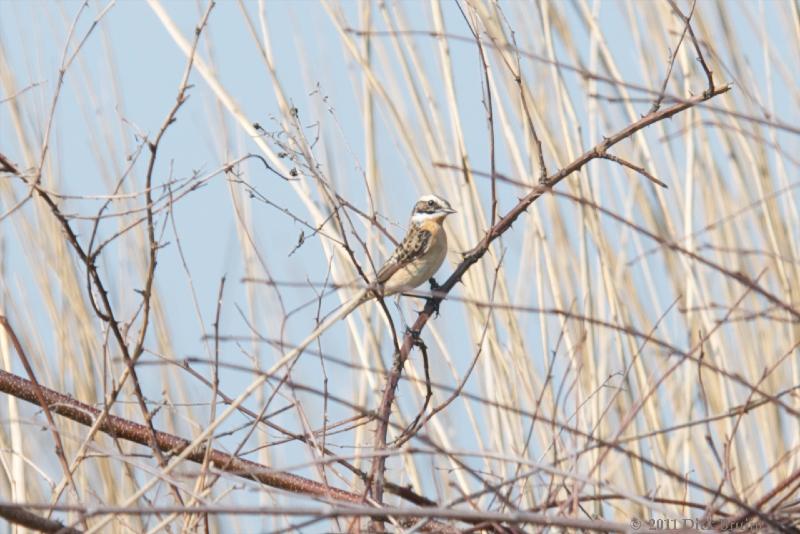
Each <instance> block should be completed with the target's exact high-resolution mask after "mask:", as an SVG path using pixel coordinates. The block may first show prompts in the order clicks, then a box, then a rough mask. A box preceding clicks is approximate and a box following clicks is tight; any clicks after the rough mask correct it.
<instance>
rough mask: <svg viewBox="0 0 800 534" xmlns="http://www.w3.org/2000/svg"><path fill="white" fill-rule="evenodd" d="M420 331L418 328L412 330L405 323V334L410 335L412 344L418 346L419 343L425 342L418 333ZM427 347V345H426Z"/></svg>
mask: <svg viewBox="0 0 800 534" xmlns="http://www.w3.org/2000/svg"><path fill="white" fill-rule="evenodd" d="M421 334H422V332H420V331H419V330H412V329H411V327H410V326H408V325H406V335H409V336H411V340H412V341H413V343H412V344H413V345H414V346H415V347H419V346H420V345H425V342H423V341H422V338H421V337H420V335H421ZM426 348H427V347H426Z"/></svg>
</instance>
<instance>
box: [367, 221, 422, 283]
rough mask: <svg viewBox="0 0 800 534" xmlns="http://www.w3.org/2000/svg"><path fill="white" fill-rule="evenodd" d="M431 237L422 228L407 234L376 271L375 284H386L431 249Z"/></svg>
mask: <svg viewBox="0 0 800 534" xmlns="http://www.w3.org/2000/svg"><path fill="white" fill-rule="evenodd" d="M431 237H432V234H431V232H429V231H428V230H424V229H422V228H417V229H416V231H413V232H409V233H408V234H407V235H406V237H405V239H403V242H402V243H400V244H399V245H398V246H397V249H395V251H394V253H393V254H392V255H391V256H390V257H389V259H388V260H386V263H385V264H384V266H383V267H381V270H380V271H378V279H377V282H378V283H379V284H384V283H386V281H387V280H388V279H389V278H391V277H392V275H393V274H394V273H396V272H397V271H398V270H400V269H402V268H403V267H404V266H405V265H408V264H409V263H411V262H412V261H414V260H415V259H416V258H418V257H420V256H422V255H423V254H425V253H426V252H428V250H429V249H430V247H431Z"/></svg>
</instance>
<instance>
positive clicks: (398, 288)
mask: <svg viewBox="0 0 800 534" xmlns="http://www.w3.org/2000/svg"><path fill="white" fill-rule="evenodd" d="M455 212H456V210H454V209H453V208H451V207H450V203H449V202H447V201H446V200H444V199H442V198H439V197H437V196H436V195H424V196H422V197H420V199H419V200H417V202H416V203H415V204H414V209H413V210H412V211H411V224H410V225H409V228H408V232H406V235H405V237H404V238H403V241H402V242H401V243H400V244H399V245H398V246H397V249H396V250H395V251H394V253H393V254H392V255H391V256H390V257H389V259H388V260H386V263H385V264H384V265H383V267H381V268H380V269H379V270H378V274H377V276H376V278H375V280H374V281H373V282H372V283H371V284H370V285H369V286H367V287H366V288H365V289H363V290H361V291H359V292H358V293H357V294H356V295H355V296H354V297H353V298H352V299H350V300H349V301H347V302H346V303H345V304H344V305H343V306H342V307H341V308H340V309H339V311H338V312H337V313H335V314H333V315H332V316H331V317H328V319H326V320H325V321H323V323H322V324H321V325H319V326H318V327H317V328H316V329H315V330H314V331H313V332H312V333H311V334H310V335H309V336H308V337H307V338H306V339H304V340H303V341H302V342H300V344H299V345H297V347H295V348H294V349H292V351H291V352H290V353H289V354H287V355H286V356H284V358H282V359H284V360H286V361H290V360H291V359H292V358H293V357H294V356H297V355H298V354H300V353H301V352H302V351H303V350H304V349H305V348H306V347H307V346H308V345H310V344H311V343H312V342H313V341H314V340H315V339H317V338H318V337H319V336H321V335H322V334H323V333H324V332H325V331H326V330H327V329H328V328H330V327H331V326H332V325H333V324H334V323H336V322H337V321H339V320H340V319H343V318H345V317H346V316H347V315H348V314H350V312H352V311H353V310H355V309H356V308H358V307H359V306H360V305H361V304H363V303H365V302H367V301H368V300H370V299H372V298H374V297H375V296H377V295H380V296H382V297H388V296H390V295H396V294H398V293H403V292H404V291H410V290H412V289H414V288H416V287H418V286H420V285H422V284H424V283H425V282H427V281H428V280H430V279H432V278H433V275H434V274H436V271H438V270H439V267H441V266H442V262H443V261H444V258H445V256H447V233H446V232H445V230H444V226H442V223H443V222H444V220H445V218H446V217H447V216H448V215H450V214H451V213H455Z"/></svg>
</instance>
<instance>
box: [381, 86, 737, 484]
mask: <svg viewBox="0 0 800 534" xmlns="http://www.w3.org/2000/svg"><path fill="white" fill-rule="evenodd" d="M730 87H731V86H730V85H725V86H723V87H719V88H716V89H714V90H713V91H710V92H706V93H703V94H702V95H698V96H695V97H692V98H690V99H687V100H685V101H683V102H679V103H677V104H673V105H672V106H669V107H668V108H665V109H663V110H659V111H656V112H653V113H648V114H647V115H645V116H644V117H642V118H641V119H639V120H638V121H636V122H634V123H632V124H630V125H628V126H627V127H625V128H623V129H622V130H620V131H619V132H617V133H615V134H613V135H611V136H610V137H605V138H604V139H603V141H602V142H600V143H598V144H597V145H596V146H595V147H593V148H591V149H589V150H587V151H586V152H584V153H583V154H582V155H581V156H579V157H578V158H577V159H576V160H575V161H573V162H572V163H570V164H569V165H567V166H565V167H563V168H562V169H561V170H559V171H558V172H556V173H554V174H552V175H551V176H549V177H548V178H547V179H546V180H543V181H542V182H541V183H540V184H539V185H537V186H535V187H533V188H532V189H531V190H530V192H529V193H528V194H527V195H525V196H524V197H523V198H521V199H520V201H519V202H518V203H517V204H516V205H515V206H514V207H513V208H512V209H511V210H510V211H509V212H508V213H506V215H504V216H503V217H502V218H501V219H500V220H499V221H497V223H495V224H494V225H493V226H491V227H490V228H489V229H488V230H487V231H486V234H485V235H484V236H483V238H482V239H481V240H480V242H479V243H478V244H477V245H476V246H475V247H473V248H472V250H470V251H468V252H466V253H465V254H464V258H463V260H462V261H461V263H460V264H459V265H458V266H457V267H456V269H455V271H453V274H452V275H450V278H448V279H447V280H446V281H445V283H444V284H442V285H441V286H440V287H439V288H438V290H437V291H436V293H435V295H434V296H433V297H432V298H431V299H429V300H428V302H427V303H426V305H425V308H424V309H423V310H422V311H421V312H420V313H419V315H418V316H417V320H416V321H415V322H414V325H413V326H412V327H411V329H410V332H409V333H407V334H406V335H405V337H404V338H403V345H402V347H401V348H400V351H399V352H397V353H396V354H395V357H394V359H393V360H394V361H393V363H392V368H391V371H390V372H389V375H388V376H387V377H386V384H385V386H384V390H383V395H382V398H381V403H380V405H379V407H378V412H377V420H378V424H377V428H376V439H375V442H376V443H377V444H382V443H386V433H387V432H388V429H389V417H390V414H391V409H392V405H393V404H394V398H395V392H396V390H397V384H398V383H399V381H400V375H401V373H402V370H403V366H404V365H405V362H406V360H407V359H408V354H409V352H410V351H411V348H412V346H413V345H414V336H413V335H412V334H411V332H415V333H417V334H418V333H419V332H421V331H422V329H423V328H425V325H426V324H427V322H428V320H429V319H430V318H431V316H432V314H433V313H434V311H435V310H436V309H437V308H438V306H439V304H440V303H441V301H442V300H444V298H445V297H446V296H447V294H448V293H449V292H450V291H451V290H452V289H453V287H455V285H456V284H457V283H458V282H460V281H461V278H462V277H463V276H464V274H465V273H466V272H467V271H468V270H469V269H470V268H471V267H472V266H473V265H474V264H476V263H477V262H478V260H480V259H481V258H482V257H483V255H484V254H486V252H487V251H488V250H489V247H490V245H491V244H492V242H493V241H494V240H495V239H497V238H498V237H500V236H501V235H503V234H504V233H505V232H507V231H508V230H509V229H510V228H511V226H512V225H513V224H514V222H515V221H516V220H517V218H518V217H519V216H520V215H522V214H523V213H525V211H526V210H527V209H528V207H530V205H531V204H533V203H534V202H535V201H536V200H537V199H539V198H540V197H541V196H543V195H544V194H545V193H547V192H548V191H550V190H551V189H552V188H553V187H554V186H555V185H557V184H558V183H559V182H561V180H563V179H564V178H566V177H567V176H569V175H571V174H572V173H574V172H576V171H578V170H580V169H582V168H583V167H584V166H585V165H586V164H587V163H589V162H590V161H592V160H593V159H597V158H602V157H604V156H605V155H606V152H607V150H608V149H609V148H611V147H612V146H614V145H616V144H617V143H619V142H620V141H622V140H624V139H628V138H630V137H631V136H633V135H634V134H635V133H637V132H639V131H640V130H642V129H644V128H646V127H648V126H650V125H651V124H654V123H656V122H659V121H662V120H664V119H668V118H670V117H672V116H674V115H677V114H678V113H681V112H682V111H685V110H686V109H689V108H691V107H694V106H696V105H698V104H700V103H702V102H705V101H706V100H709V99H711V98H714V97H716V96H718V95H721V94H723V93H726V92H728V91H729V90H730ZM385 467H386V455H384V454H377V455H375V458H374V459H373V466H372V469H371V471H372V472H373V473H382V472H383V471H384V470H385Z"/></svg>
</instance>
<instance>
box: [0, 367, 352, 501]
mask: <svg viewBox="0 0 800 534" xmlns="http://www.w3.org/2000/svg"><path fill="white" fill-rule="evenodd" d="M38 390H39V391H40V392H41V395H42V397H43V400H44V402H45V403H46V404H47V405H48V406H49V407H50V411H51V412H52V413H56V414H58V415H61V416H64V417H66V418H68V419H71V420H73V421H75V422H77V423H80V424H82V425H86V426H92V425H93V424H94V423H95V420H96V419H97V417H99V416H100V415H101V413H102V412H101V411H100V410H98V409H97V408H94V407H93V406H90V405H88V404H84V403H82V402H80V401H77V400H75V399H73V398H72V397H70V396H67V395H64V394H62V393H59V392H57V391H53V390H52V389H49V388H46V387H44V386H39V388H38ZM0 391H2V392H4V393H8V394H9V395H14V396H15V397H17V398H20V399H22V400H25V401H27V402H30V403H33V404H36V405H40V402H41V401H40V400H39V399H38V398H37V395H36V391H37V388H36V386H35V385H34V384H33V383H32V382H31V381H29V380H25V379H24V378H21V377H19V376H17V375H14V374H12V373H8V372H6V371H3V370H0ZM99 430H100V431H101V432H104V433H106V434H108V435H110V436H112V437H115V438H120V439H124V440H127V441H132V442H134V443H138V444H140V445H144V446H149V445H150V444H151V443H150V439H151V433H150V429H149V428H148V427H147V426H145V425H142V424H139V423H135V422H133V421H130V420H128V419H123V418H122V417H117V416H115V415H110V414H109V415H107V416H106V417H105V419H104V420H103V422H102V423H101V424H100V427H99ZM154 437H155V445H156V446H157V447H158V448H159V450H160V451H162V452H169V453H170V454H179V453H181V452H182V451H183V450H184V449H186V447H188V446H189V445H190V444H191V441H189V440H187V439H183V438H181V437H178V436H176V435H174V434H168V433H166V432H159V431H156V432H155V436H154ZM205 454H206V447H198V448H197V449H195V450H194V451H192V452H191V454H189V456H188V457H187V459H188V460H190V461H192V462H195V463H197V464H201V465H202V463H203V459H204V457H205ZM209 458H210V461H211V463H212V464H213V465H214V466H215V467H216V468H218V469H223V470H225V471H226V472H228V473H231V474H234V475H236V476H240V477H243V478H247V479H250V480H254V481H256V482H261V483H262V484H266V485H268V486H271V487H274V488H279V489H282V490H285V491H290V492H292V493H302V494H304V495H308V496H310V497H323V498H329V499H334V500H338V501H345V502H350V503H359V502H361V496H360V495H357V494H355V493H350V492H348V491H344V490H341V489H338V488H332V487H330V486H326V485H323V484H320V483H319V482H315V481H313V480H310V479H307V478H303V477H300V476H297V475H293V474H290V473H283V472H280V471H274V470H272V469H270V468H269V467H267V466H264V465H261V464H259V463H256V462H252V461H250V460H244V459H242V458H237V457H235V456H231V455H230V454H226V453H224V452H222V451H219V450H216V449H212V450H211V452H210V453H209Z"/></svg>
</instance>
